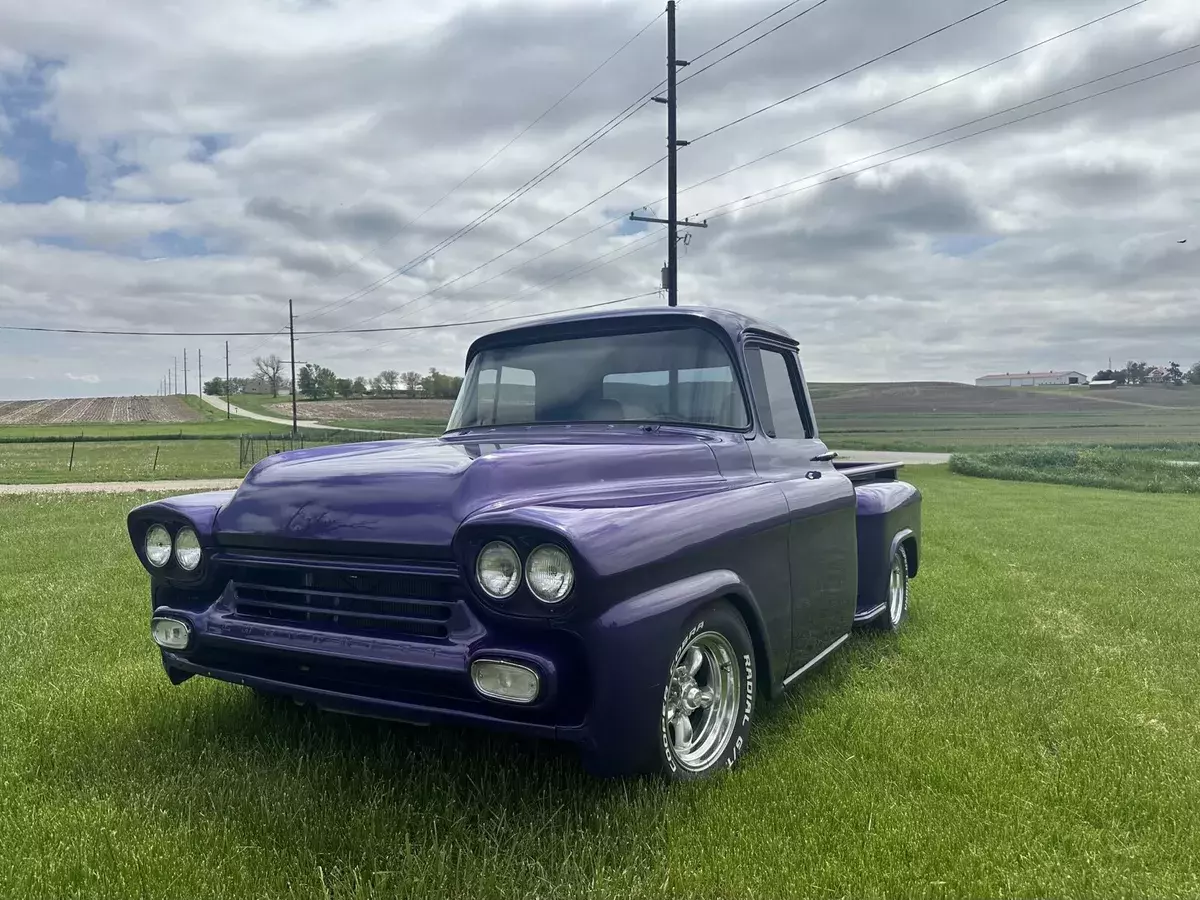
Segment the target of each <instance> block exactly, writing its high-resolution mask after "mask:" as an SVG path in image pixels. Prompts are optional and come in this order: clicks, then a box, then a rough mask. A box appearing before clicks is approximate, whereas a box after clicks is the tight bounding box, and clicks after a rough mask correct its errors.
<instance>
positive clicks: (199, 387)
mask: <svg viewBox="0 0 1200 900" xmlns="http://www.w3.org/2000/svg"><path fill="white" fill-rule="evenodd" d="M203 352H204V351H203V350H201V349H200V348H199V347H197V348H196V396H197V397H202V396H204V357H203V356H202V355H201V354H202V353H203Z"/></svg>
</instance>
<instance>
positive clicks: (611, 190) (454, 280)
mask: <svg viewBox="0 0 1200 900" xmlns="http://www.w3.org/2000/svg"><path fill="white" fill-rule="evenodd" d="M663 159H666V157H661V158H659V159H656V160H655V161H654V162H652V163H650V165H648V166H646V167H645V168H643V169H641V170H639V171H637V172H634V173H633V174H632V175H630V176H629V177H628V178H626V179H625V180H624V181H622V182H620V183H619V184H616V185H613V186H612V187H611V188H609V189H608V190H607V191H605V192H604V193H603V194H600V195H599V196H598V197H593V198H592V199H591V200H589V201H588V202H587V203H585V204H583V205H582V206H580V207H578V208H577V209H575V210H573V211H572V212H569V213H567V214H566V215H565V216H562V217H561V218H560V219H558V220H557V221H555V222H552V223H551V224H549V225H547V226H546V227H545V228H543V229H542V230H541V231H539V232H537V233H536V234H532V235H530V236H529V237H527V238H525V240H523V241H521V242H520V243H519V244H516V245H514V246H512V247H509V248H508V249H507V250H505V251H504V252H503V253H499V254H497V255H496V256H493V257H492V258H491V259H489V260H488V261H487V262H484V263H481V264H480V265H478V266H476V267H475V268H473V269H471V270H470V271H467V272H463V273H462V274H461V275H457V276H455V277H454V278H452V279H450V280H449V281H447V282H444V283H442V284H440V285H438V286H437V287H436V288H433V289H432V290H430V291H427V292H426V293H424V294H421V295H420V296H419V297H413V298H411V299H409V300H406V301H405V302H403V303H401V304H399V305H397V306H393V307H391V308H390V309H385V310H381V311H380V312H377V313H375V314H374V315H373V316H368V317H367V318H365V319H360V320H359V321H358V322H356V323H355V324H356V325H361V324H362V323H364V322H373V321H374V320H376V319H378V318H380V317H381V316H385V315H388V314H389V313H393V312H397V311H399V310H401V309H403V308H405V307H406V306H410V305H411V304H413V303H416V302H417V301H418V300H423V299H425V298H426V297H431V296H432V295H433V294H436V293H438V292H439V291H442V290H444V289H445V288H447V287H449V286H450V285H452V284H457V283H458V282H459V281H462V280H463V279H464V278H467V277H468V276H470V275H474V274H475V273H476V272H478V271H479V270H480V269H484V268H486V267H487V266H490V265H491V264H492V263H494V262H497V261H498V260H501V259H503V258H504V257H506V256H508V255H509V254H510V253H513V252H514V251H516V250H520V249H521V248H522V247H524V246H526V245H527V244H529V243H530V242H532V241H535V240H537V239H538V238H539V237H541V236H542V235H544V234H546V233H548V232H550V231H552V230H554V229H555V228H557V227H558V226H559V225H562V224H563V223H564V222H566V221H567V220H568V219H573V218H574V217H575V216H577V215H579V214H580V213H581V212H583V211H584V210H585V209H587V208H588V207H589V206H593V205H595V204H596V203H599V202H600V201H601V200H603V199H604V198H605V197H608V196H609V195H610V194H613V193H616V192H617V191H618V190H620V189H621V188H623V187H625V186H626V185H627V184H629V183H630V182H632V181H635V180H636V179H638V178H640V177H641V176H643V175H645V174H646V173H647V172H649V171H650V170H651V169H653V168H654V167H655V166H657V165H658V164H659V163H661V162H662V161H663ZM623 218H624V216H616V217H614V218H612V219H610V220H609V221H608V222H605V223H603V225H600V226H598V227H596V228H594V229H592V232H591V233H595V232H596V231H599V230H600V228H603V227H605V226H606V225H611V224H613V223H614V222H616V221H618V220H619V219H623ZM581 237H582V235H581ZM567 243H571V241H568V242H567ZM561 246H566V244H563V245H561ZM555 249H558V248H555ZM542 255H543V256H545V255H546V254H542ZM522 265H524V264H522ZM514 268H516V267H514ZM510 271H511V270H510ZM482 283H483V282H480V284H482ZM337 330H338V331H343V330H345V329H337Z"/></svg>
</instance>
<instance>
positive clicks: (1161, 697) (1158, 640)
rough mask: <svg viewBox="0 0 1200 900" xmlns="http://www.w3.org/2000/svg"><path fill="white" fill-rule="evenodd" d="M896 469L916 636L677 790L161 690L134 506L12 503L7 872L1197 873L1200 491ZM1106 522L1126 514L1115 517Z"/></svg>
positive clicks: (117, 888) (849, 652)
mask: <svg viewBox="0 0 1200 900" xmlns="http://www.w3.org/2000/svg"><path fill="white" fill-rule="evenodd" d="M908 474H909V477H911V478H912V479H913V480H914V481H915V482H916V483H917V484H918V485H919V486H920V487H921V488H922V490H923V492H924V495H925V510H926V512H925V529H926V530H925V554H924V557H923V567H922V574H921V576H920V578H919V579H918V580H917V581H916V582H914V595H913V617H912V619H911V620H910V622H909V624H908V626H907V630H906V631H905V632H904V633H903V634H902V635H901V636H900V637H899V639H889V638H871V637H867V636H856V637H855V638H854V639H853V640H852V641H851V642H850V644H849V645H847V646H848V649H846V650H844V651H840V652H839V653H838V654H836V655H835V656H834V657H833V658H832V659H831V660H830V662H829V663H828V664H827V665H826V666H824V667H823V668H822V669H820V670H819V671H818V672H817V673H816V674H814V675H813V677H811V678H808V679H805V680H803V681H802V682H801V683H800V684H799V685H798V686H797V687H796V689H795V690H793V691H792V692H791V693H790V695H789V696H788V698H787V699H786V701H784V702H782V703H779V704H776V705H773V706H771V707H769V708H767V707H761V706H760V711H764V712H763V714H762V715H761V716H760V718H759V719H758V724H757V726H756V728H755V730H754V732H753V735H752V744H751V749H750V753H749V754H748V755H747V756H746V757H745V759H744V765H743V766H742V767H741V768H739V769H738V770H737V771H735V772H734V773H733V774H732V775H731V776H729V777H726V778H724V779H722V780H719V781H716V782H713V783H709V784H704V785H698V786H690V787H685V788H679V789H666V788H664V787H663V786H661V785H659V784H656V783H652V782H643V781H637V782H627V783H624V782H615V783H614V782H595V781H592V780H589V779H588V778H587V777H585V776H584V775H583V774H582V772H581V769H580V766H579V763H578V761H577V760H576V758H575V756H574V754H573V753H572V752H571V751H569V750H565V749H560V748H557V747H554V746H550V745H542V744H537V743H532V742H523V741H517V740H513V739H508V738H502V737H494V736H489V735H486V734H483V733H480V732H474V731H465V730H464V731H458V730H450V729H442V728H429V729H420V728H414V727H408V726H402V725H390V724H386V723H380V722H374V721H368V720H360V719H352V718H343V717H338V716H334V715H329V714H317V713H309V712H305V711H302V710H297V709H295V708H292V707H290V706H287V705H274V704H263V703H260V702H258V701H256V699H255V698H254V697H253V695H252V694H251V693H250V692H248V691H246V690H244V689H240V688H236V687H232V686H227V685H222V684H217V683H214V682H206V681H201V680H198V679H193V680H192V681H190V682H188V683H187V684H185V685H183V686H181V687H178V688H172V687H170V686H169V685H168V683H167V681H166V679H165V677H164V675H163V673H162V671H161V668H160V667H159V664H158V661H157V657H156V655H155V653H154V651H153V649H152V645H151V644H150V641H149V638H148V636H147V633H146V628H147V625H146V618H147V612H148V598H147V593H146V578H145V576H144V575H143V573H142V572H141V570H140V568H139V567H138V565H137V563H136V562H135V560H134V557H133V555H132V552H131V551H130V549H129V548H128V544H127V539H126V537H125V534H124V516H125V513H126V511H127V510H128V508H129V507H130V505H131V504H133V503H135V502H138V501H137V499H136V498H131V497H109V498H95V497H85V498H69V499H67V498H57V497H37V498H32V497H30V498H0V522H3V523H4V525H3V527H4V540H3V541H0V596H2V597H4V602H3V603H0V679H3V682H4V684H5V690H4V691H3V692H0V788H2V792H0V896H5V897H21V898H42V897H47V898H48V897H54V898H73V897H81V898H82V897H87V898H92V897H106V898H107V897H122V898H126V897H165V896H180V897H188V898H189V900H207V898H254V900H260V898H305V900H329V898H337V900H343V898H385V897H386V898H392V897H405V898H408V897H430V898H444V897H489V898H493V897H514V898H515V897H521V898H524V897H544V898H566V897H597V898H612V897H622V898H624V897H664V896H680V897H698V898H742V897H757V898H777V897H792V896H794V897H825V896H829V897H846V896H853V897H883V896H905V897H908V896H914V897H931V898H942V897H999V896H1009V897H1012V896H1021V897H1033V896H1052V897H1056V898H1075V897H1079V898H1084V897H1098V896H1104V897H1117V896H1122V897H1131V896H1137V897H1155V898H1166V897H1195V896H1197V895H1198V894H1200V869H1198V868H1197V866H1196V865H1195V862H1194V860H1195V851H1196V843H1195V841H1196V835H1197V834H1200V769H1198V768H1197V761H1198V760H1200V725H1198V724H1197V723H1198V722H1200V699H1198V695H1197V693H1196V691H1195V673H1196V672H1197V671H1198V670H1200V608H1198V602H1197V600H1196V597H1197V596H1198V595H1200V569H1197V567H1196V565H1195V559H1194V556H1195V550H1194V546H1193V542H1192V541H1190V540H1186V539H1180V538H1179V537H1178V536H1181V535H1191V534H1196V533H1198V532H1200V507H1198V506H1197V505H1196V503H1195V501H1194V500H1193V499H1192V498H1188V497H1171V496H1152V495H1147V494H1118V493H1114V492H1108V491H1094V490H1088V489H1080V488H1067V487H1057V486H1046V485H1027V484H1014V483H1004V482H996V481H985V480H980V479H971V478H963V477H959V476H953V475H950V474H948V473H946V472H945V471H944V470H942V469H934V470H925V469H922V470H919V471H918V470H910V472H909V473H908ZM1114 522H1123V523H1137V524H1138V527H1136V528H1120V529H1119V532H1120V535H1121V536H1120V538H1119V539H1118V538H1113V539H1097V535H1108V536H1112V535H1113V533H1114V531H1113V523H1114ZM1156 522H1167V523H1170V536H1169V537H1168V538H1166V539H1165V538H1164V535H1163V533H1162V531H1161V530H1160V529H1157V528H1154V527H1148V526H1150V525H1151V524H1152V523H1156ZM1189 847H1190V848H1191V849H1190V850H1189V849H1188V848H1189Z"/></svg>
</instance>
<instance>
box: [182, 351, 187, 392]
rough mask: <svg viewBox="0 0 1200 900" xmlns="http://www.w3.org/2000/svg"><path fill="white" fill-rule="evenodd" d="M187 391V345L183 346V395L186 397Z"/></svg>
mask: <svg viewBox="0 0 1200 900" xmlns="http://www.w3.org/2000/svg"><path fill="white" fill-rule="evenodd" d="M187 392H188V382H187V347H184V348H183V395H184V396H185V397H186V396H187Z"/></svg>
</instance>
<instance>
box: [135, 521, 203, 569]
mask: <svg viewBox="0 0 1200 900" xmlns="http://www.w3.org/2000/svg"><path fill="white" fill-rule="evenodd" d="M172 553H174V554H175V562H176V563H178V564H179V568H181V569H183V570H184V571H185V572H194V571H195V570H196V567H197V566H199V565H200V556H201V550H200V538H199V536H197V534H196V530H195V529H194V528H192V527H191V526H190V525H184V526H183V527H182V528H180V529H179V531H178V532H177V533H176V535H175V537H174V538H173V539H172V537H171V532H169V531H167V528H166V526H165V525H151V526H150V528H149V529H148V530H147V531H146V559H147V560H149V561H150V565H152V566H154V567H155V568H156V569H161V568H162V567H163V566H165V565H166V564H167V563H169V562H170V561H171V554H172Z"/></svg>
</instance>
